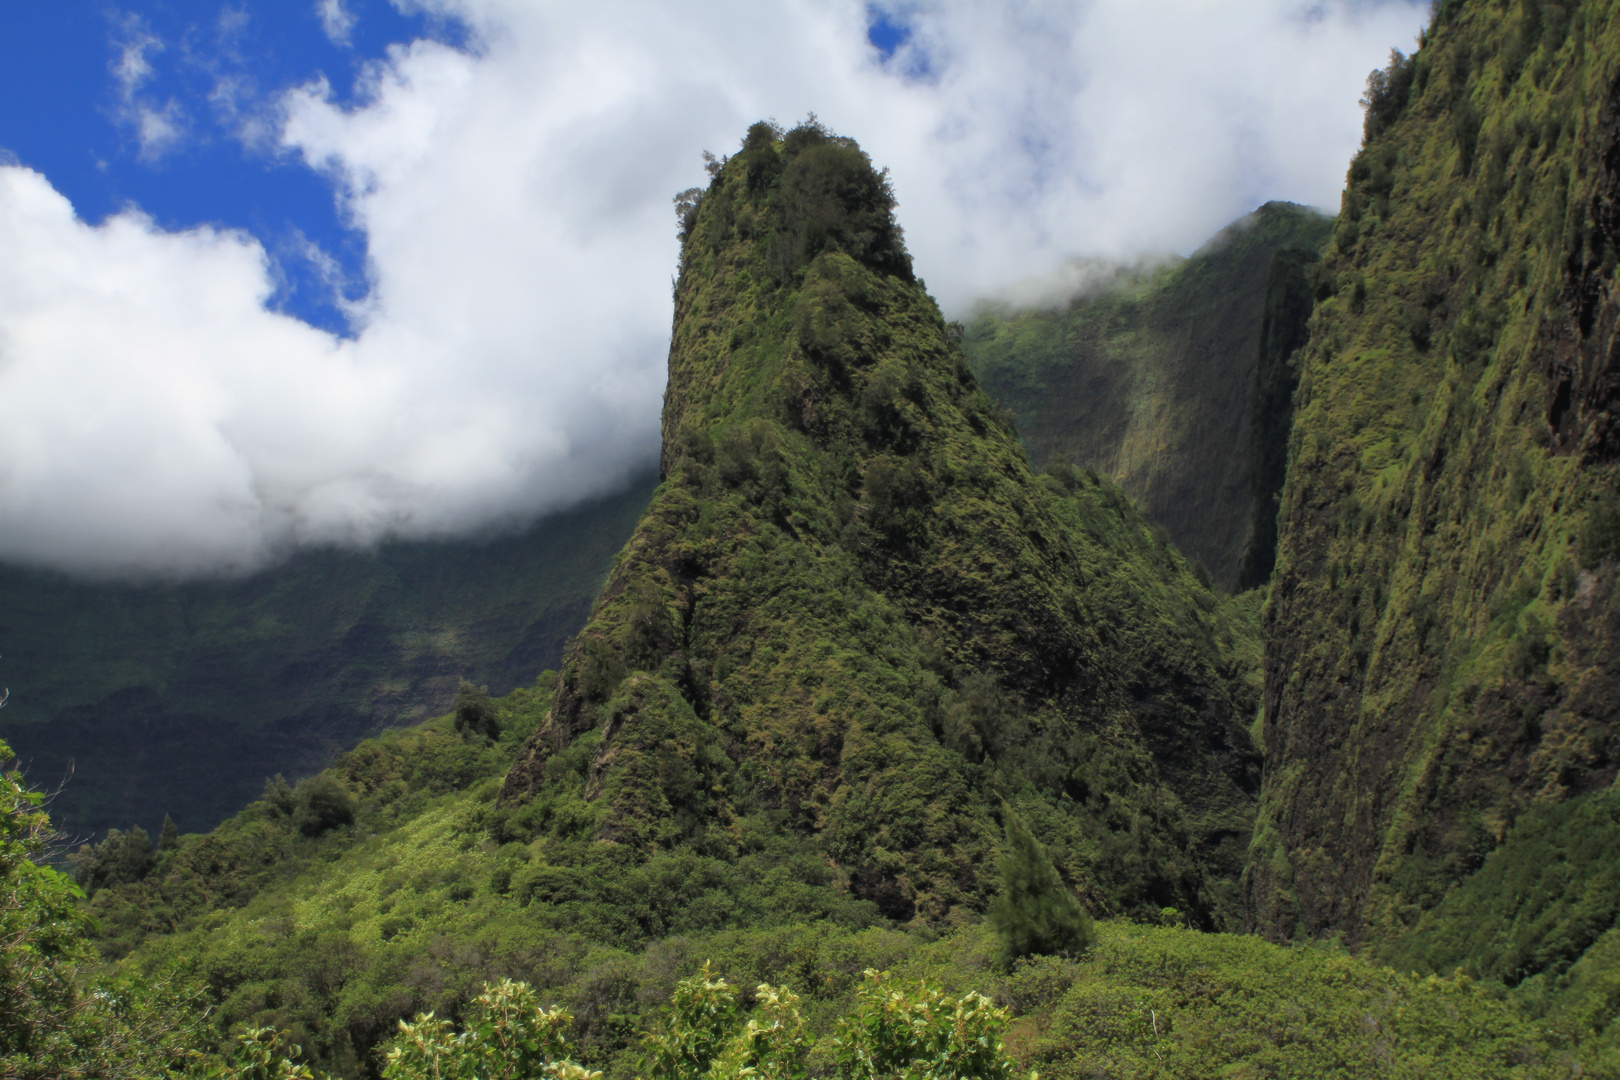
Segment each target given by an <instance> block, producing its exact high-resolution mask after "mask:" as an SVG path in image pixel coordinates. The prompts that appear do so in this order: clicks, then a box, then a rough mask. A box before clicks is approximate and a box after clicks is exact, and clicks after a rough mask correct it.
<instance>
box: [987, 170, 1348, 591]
mask: <svg viewBox="0 0 1620 1080" xmlns="http://www.w3.org/2000/svg"><path fill="white" fill-rule="evenodd" d="M1331 228H1332V219H1330V218H1328V217H1326V216H1324V215H1322V214H1320V213H1318V212H1317V211H1315V210H1311V209H1308V208H1306V207H1302V206H1296V205H1294V204H1292V203H1278V202H1272V203H1267V204H1266V205H1264V206H1262V207H1261V208H1260V209H1259V210H1257V211H1255V212H1254V213H1253V214H1250V215H1248V216H1247V217H1245V218H1243V219H1241V220H1239V221H1237V222H1234V223H1233V224H1232V225H1229V226H1228V227H1227V228H1225V229H1223V230H1222V231H1221V232H1220V233H1219V234H1218V235H1217V236H1215V237H1214V238H1213V239H1212V240H1210V241H1209V243H1207V244H1205V245H1204V246H1203V247H1202V248H1201V249H1200V250H1199V251H1198V252H1196V253H1195V254H1194V255H1192V257H1190V258H1188V259H1178V260H1176V261H1174V262H1173V263H1171V264H1169V265H1164V266H1160V267H1157V268H1153V269H1146V270H1134V271H1133V270H1119V271H1117V272H1116V273H1115V274H1114V275H1113V276H1112V277H1109V278H1107V279H1106V280H1105V281H1101V282H1099V283H1097V284H1095V285H1093V287H1091V288H1090V289H1088V290H1086V291H1085V292H1082V293H1081V294H1080V295H1079V296H1076V297H1075V298H1073V299H1072V300H1070V301H1068V302H1067V303H1066V304H1065V305H1063V306H1062V307H1058V308H1027V309H1014V308H1011V307H1003V306H992V307H988V308H985V309H983V310H982V311H981V313H980V314H979V315H978V317H976V318H975V319H973V320H972V321H971V322H970V323H969V325H968V326H967V328H966V331H965V333H964V335H963V339H962V348H963V350H964V351H965V352H966V353H967V355H968V358H969V360H970V362H971V363H972V365H973V368H974V370H975V372H976V373H977V374H978V376H979V379H980V380H981V382H982V383H983V384H984V388H985V390H986V391H987V392H988V393H989V394H990V395H991V396H992V397H993V398H995V399H996V400H997V401H998V402H1000V403H1002V404H1003V405H1005V406H1006V407H1008V408H1009V409H1011V410H1012V411H1013V414H1014V416H1015V417H1016V419H1017V423H1018V431H1019V434H1020V435H1021V436H1022V437H1023V439H1024V442H1025V443H1026V445H1027V446H1028V447H1029V452H1030V457H1031V458H1032V459H1033V460H1034V461H1035V462H1036V464H1038V465H1039V464H1044V463H1045V462H1047V461H1067V462H1069V463H1070V464H1073V465H1078V466H1083V467H1086V468H1091V469H1095V470H1097V471H1098V472H1101V473H1103V474H1105V475H1107V476H1110V477H1112V478H1113V479H1114V480H1115V481H1116V482H1117V483H1119V485H1120V486H1121V487H1122V488H1123V489H1124V491H1125V493H1126V494H1127V495H1129V496H1130V497H1131V499H1132V500H1133V501H1134V502H1135V503H1136V504H1137V505H1138V506H1140V507H1141V509H1142V512H1143V513H1144V514H1146V515H1147V517H1148V518H1149V520H1151V521H1153V522H1155V523H1157V524H1159V525H1162V526H1163V527H1164V528H1165V529H1166V530H1168V532H1169V535H1170V538H1171V539H1172V540H1173V541H1174V542H1175V543H1176V545H1177V547H1179V548H1180V549H1181V550H1182V551H1183V552H1185V553H1186V554H1187V556H1188V557H1189V558H1191V559H1193V560H1196V561H1197V562H1198V563H1199V564H1200V565H1201V566H1202V567H1204V568H1205V570H1206V571H1207V572H1208V574H1209V576H1210V577H1211V578H1213V579H1214V581H1215V582H1216V583H1217V584H1219V585H1220V586H1221V587H1222V588H1225V589H1227V590H1234V589H1249V588H1253V587H1255V586H1257V585H1261V584H1264V582H1265V581H1266V580H1267V578H1268V577H1269V576H1270V572H1271V556H1272V552H1273V551H1274V549H1275V519H1276V496H1277V493H1278V491H1279V489H1280V488H1281V486H1282V480H1283V467H1284V464H1285V456H1286V455H1285V451H1286V446H1287V440H1288V430H1289V423H1290V420H1291V413H1290V411H1289V410H1290V402H1291V397H1292V392H1293V380H1292V378H1291V371H1292V369H1291V368H1290V367H1289V366H1288V358H1289V356H1290V355H1291V354H1292V352H1293V351H1294V350H1295V349H1297V348H1298V347H1299V346H1300V345H1301V344H1302V343H1303V341H1304V329H1305V325H1306V320H1307V319H1308V318H1309V316H1310V311H1311V303H1312V299H1313V293H1312V289H1311V286H1310V283H1309V282H1308V281H1307V275H1308V273H1309V270H1310V267H1311V266H1312V264H1314V263H1315V262H1316V259H1317V254H1318V252H1319V251H1320V250H1321V248H1322V246H1323V244H1325V243H1326V242H1327V238H1328V234H1329V232H1330V231H1331Z"/></svg>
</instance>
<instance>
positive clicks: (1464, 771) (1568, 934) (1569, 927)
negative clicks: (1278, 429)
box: [1247, 3, 1620, 1027]
mask: <svg viewBox="0 0 1620 1080" xmlns="http://www.w3.org/2000/svg"><path fill="white" fill-rule="evenodd" d="M1617 79H1620V8H1617V7H1616V5H1614V4H1611V3H1581V4H1570V5H1557V4H1551V3H1524V4H1511V5H1509V4H1493V3H1470V4H1456V3H1447V4H1444V5H1442V6H1441V8H1440V10H1439V13H1438V17H1437V19H1436V23H1435V25H1434V26H1433V27H1432V28H1431V29H1430V30H1429V31H1428V32H1427V34H1426V36H1425V39H1424V43H1423V46H1422V48H1421V49H1420V50H1419V52H1418V53H1417V54H1416V55H1415V57H1413V58H1412V59H1410V60H1407V61H1405V62H1403V63H1399V64H1396V65H1393V66H1392V67H1391V68H1390V69H1389V70H1388V71H1387V72H1385V73H1383V74H1382V75H1380V76H1379V77H1378V78H1377V79H1376V80H1375V83H1374V86H1373V88H1372V92H1371V94H1370V101H1371V104H1370V107H1369V112H1368V121H1367V125H1368V137H1367V141H1366V144H1365V146H1364V148H1363V149H1362V151H1361V152H1360V153H1359V154H1358V155H1357V157H1356V158H1355V160H1354V161H1353V162H1352V164H1351V167H1350V175H1349V186H1348V189H1347V191H1346V193H1345V196H1344V205H1343V209H1342V211H1341V213H1340V215H1339V218H1338V221H1337V224H1336V226H1335V230H1334V237H1333V241H1332V243H1331V245H1330V246H1329V248H1328V250H1327V253H1326V255H1325V258H1324V270H1325V274H1324V276H1323V279H1322V280H1323V292H1322V297H1321V299H1320V301H1319V303H1318V305H1317V308H1316V313H1315V315H1314V316H1313V320H1312V324H1311V332H1310V339H1309V343H1308V345H1307V347H1306V349H1305V351H1304V353H1303V354H1302V360H1301V366H1300V383H1299V391H1298V396H1297V400H1296V413H1295V423H1294V429H1293V434H1292V438H1291V442H1290V455H1289V467H1288V478H1287V483H1286V487H1285V493H1284V498H1283V502H1282V510H1281V514H1280V518H1279V529H1280V541H1279V548H1278V561H1277V571H1276V576H1275V578H1274V580H1273V584H1272V588H1271V595H1270V601H1269V606H1268V607H1267V609H1266V613H1265V617H1264V634H1265V646H1266V690H1265V713H1266V716H1265V726H1264V737H1265V742H1266V752H1267V760H1266V783H1265V795H1264V798H1263V809H1262V815H1261V819H1260V823H1259V825H1258V826H1257V829H1256V833H1255V840H1254V848H1253V855H1252V861H1251V863H1250V869H1249V871H1248V877H1247V883H1248V884H1247V895H1248V898H1249V903H1250V904H1251V909H1250V910H1251V913H1252V917H1253V918H1254V921H1255V925H1256V926H1258V927H1259V928H1261V929H1263V930H1264V931H1265V932H1267V933H1269V934H1272V935H1276V936H1282V937H1287V936H1295V935H1317V934H1324V933H1329V932H1340V933H1343V934H1345V935H1346V936H1347V937H1348V938H1350V939H1351V940H1360V941H1364V942H1369V943H1372V944H1375V945H1377V946H1379V948H1381V949H1383V950H1384V951H1385V952H1386V953H1387V954H1388V955H1391V956H1395V957H1398V958H1400V959H1401V960H1402V962H1404V963H1408V964H1413V965H1418V966H1431V967H1433V968H1437V969H1439V970H1442V971H1451V970H1453V969H1454V968H1456V967H1457V966H1459V965H1461V966H1462V967H1463V968H1464V969H1465V970H1471V971H1475V972H1477V973H1480V974H1487V975H1493V976H1499V977H1501V978H1503V979H1505V980H1506V981H1508V982H1509V983H1510V984H1514V983H1519V982H1520V981H1521V980H1526V979H1529V978H1531V977H1534V976H1540V977H1541V978H1542V979H1543V981H1544V982H1545V983H1546V987H1547V989H1548V990H1554V989H1557V988H1558V987H1557V986H1555V985H1554V984H1557V983H1558V979H1559V977H1560V975H1561V973H1563V972H1564V971H1565V970H1566V969H1567V968H1569V966H1570V965H1571V964H1572V963H1574V962H1575V961H1577V960H1578V959H1579V958H1580V957H1581V956H1582V955H1583V954H1586V953H1587V952H1588V950H1589V949H1599V950H1608V955H1609V956H1611V957H1612V956H1613V955H1614V941H1615V935H1616V933H1617V931H1616V930H1615V929H1614V928H1613V927H1614V926H1615V919H1616V915H1617V913H1620V899H1617V897H1620V893H1616V892H1615V890H1614V888H1613V884H1614V883H1613V880H1612V877H1613V866H1614V858H1615V852H1616V850H1620V849H1617V848H1616V845H1615V838H1614V835H1613V834H1614V824H1613V816H1612V812H1611V811H1612V805H1611V804H1612V798H1613V796H1612V794H1604V793H1605V792H1611V793H1612V790H1613V786H1612V785H1613V783H1614V779H1615V775H1616V769H1617V766H1620V743H1617V741H1616V737H1617V735H1620V728H1617V720H1620V716H1617V711H1620V679H1617V673H1620V602H1617V600H1620V597H1617V592H1616V589H1617V575H1620V567H1617V564H1616V558H1617V556H1620V527H1617V526H1620V514H1617V512H1616V509H1615V507H1616V502H1615V495H1614V487H1615V481H1616V462H1617V458H1620V439H1617V437H1620V429H1617V427H1616V423H1615V419H1614V404H1615V386H1616V385H1617V372H1616V369H1615V367H1614V357H1615V356H1616V353H1615V350H1614V344H1615V327H1616V325H1617V322H1620V318H1617V316H1620V303H1617V300H1620V293H1617V292H1616V288H1615V279H1614V268H1615V262H1616V251H1617V250H1620V248H1617V246H1616V245H1617V242H1620V213H1617V210H1616V207H1617V199H1620V142H1617V140H1616V127H1617V123H1620V82H1617ZM1593 955H1594V956H1595V955H1596V954H1595V953H1594V954H1593ZM1611 970H1612V969H1611ZM1600 982H1601V980H1597V981H1593V980H1588V981H1587V982H1586V983H1585V985H1586V986H1587V987H1588V989H1591V988H1592V987H1594V986H1597V985H1598V984H1599V983H1600ZM1558 985H1559V986H1561V985H1563V984H1558ZM1584 992H1585V991H1583V993H1584ZM1594 992H1595V991H1594ZM1602 992H1603V993H1607V994H1608V995H1609V997H1608V999H1607V1000H1608V1001H1609V1002H1610V1005H1611V1006H1612V1005H1613V1004H1615V1003H1617V1002H1620V998H1617V997H1616V996H1615V991H1614V990H1613V989H1612V982H1611V984H1610V988H1609V989H1606V990H1603V991H1602ZM1613 1013H1614V1009H1613V1008H1612V1007H1610V1008H1608V1010H1607V1013H1606V1014H1605V1013H1604V1012H1603V1009H1601V1008H1599V1009H1597V1010H1596V1012H1594V1013H1593V1014H1592V1015H1594V1016H1599V1015H1601V1017H1602V1019H1601V1022H1599V1023H1598V1024H1597V1026H1600V1027H1601V1026H1602V1023H1607V1022H1608V1019H1607V1017H1609V1016H1612V1015H1613Z"/></svg>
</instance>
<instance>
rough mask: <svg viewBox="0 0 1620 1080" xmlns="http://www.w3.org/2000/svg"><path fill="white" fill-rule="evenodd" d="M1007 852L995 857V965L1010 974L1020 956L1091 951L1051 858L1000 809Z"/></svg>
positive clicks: (1087, 929) (1088, 934) (1091, 932)
mask: <svg viewBox="0 0 1620 1080" xmlns="http://www.w3.org/2000/svg"><path fill="white" fill-rule="evenodd" d="M1002 816H1003V817H1004V818H1005V820H1006V828H1007V852H1006V854H1004V855H1003V856H1002V857H1001V895H1000V896H998V897H996V900H995V903H994V904H993V905H992V906H991V908H990V922H991V925H993V926H994V927H995V928H996V932H997V933H999V934H1000V935H1001V962H1002V965H1003V966H1004V967H1007V968H1011V967H1012V965H1013V962H1014V961H1016V960H1018V959H1019V958H1020V957H1024V956H1039V955H1049V954H1052V953H1076V952H1081V951H1083V950H1085V949H1088V948H1090V947H1091V945H1092V943H1093V942H1094V941H1095V940H1096V936H1097V931H1096V928H1095V927H1094V926H1093V925H1092V922H1091V917H1090V916H1089V915H1087V914H1086V912H1085V909H1084V908H1082V907H1081V906H1080V901H1079V900H1078V899H1076V898H1075V895H1074V893H1073V892H1071V891H1070V890H1069V888H1068V886H1066V885H1064V884H1063V879H1062V878H1060V877H1059V876H1058V872H1057V867H1056V866H1054V865H1052V857H1051V856H1050V855H1048V854H1047V853H1046V849H1045V848H1044V847H1042V846H1041V842H1040V841H1039V840H1036V839H1035V834H1034V833H1032V832H1030V831H1029V826H1028V825H1026V824H1024V820H1023V819H1022V818H1020V817H1019V816H1018V815H1017V814H1016V813H1014V812H1013V810H1012V808H1011V807H1009V806H1007V805H1006V804H1005V803H1003V804H1002Z"/></svg>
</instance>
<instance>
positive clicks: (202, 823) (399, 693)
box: [0, 481, 650, 837]
mask: <svg viewBox="0 0 1620 1080" xmlns="http://www.w3.org/2000/svg"><path fill="white" fill-rule="evenodd" d="M649 493H650V485H649V484H648V483H647V482H646V481H643V482H641V483H639V484H637V485H636V486H635V487H634V488H633V489H632V490H630V491H628V492H626V493H625V494H623V495H619V496H615V497H613V498H610V499H606V500H604V501H602V502H599V503H596V504H593V505H591V506H587V507H583V508H580V509H578V510H574V511H571V512H569V513H566V514H562V515H559V516H556V517H553V518H548V519H546V520H545V521H542V522H540V523H539V524H537V525H535V526H533V527H531V528H529V529H528V530H526V531H524V532H522V533H520V534H517V535H512V536H505V537H496V538H491V539H487V540H468V541H454V542H435V543H415V544H404V543H391V544H385V545H383V546H382V547H381V548H379V549H378V550H376V551H374V552H365V553H362V552H345V551H338V550H324V551H305V552H301V553H299V554H296V555H294V556H292V557H291V558H290V559H289V560H288V561H287V562H286V563H284V564H282V565H280V566H278V567H275V568H272V569H270V570H266V571H263V572H261V573H259V574H255V575H253V576H251V577H248V578H243V579H239V580H218V581H201V582H191V583H187V584H172V583H167V584H166V583H158V582H151V583H145V584H119V583H109V582H88V581H78V580H73V579H69V578H65V577H62V576H59V575H56V574H51V573H46V572H42V571H32V570H24V569H20V568H17V567H0V595H3V596H4V597H5V603H4V604H3V605H0V652H3V653H4V654H5V655H4V657H3V659H0V672H3V673H4V680H3V684H4V685H7V686H10V687H12V688H13V691H14V693H13V694H12V698H11V702H10V704H9V705H8V707H7V708H6V710H5V712H4V713H3V714H0V716H3V717H4V721H5V722H4V724H3V725H0V733H3V734H4V736H5V738H6V739H7V740H8V741H9V742H10V743H11V744H12V745H13V746H14V747H15V748H16V750H17V752H18V753H19V754H20V755H21V756H22V758H23V760H24V761H25V762H27V763H28V768H29V772H30V774H31V775H33V776H35V777H36V778H45V777H49V778H51V779H52V780H53V781H54V780H55V779H58V778H60V777H62V776H64V775H66V774H67V773H68V771H69V770H70V769H71V770H72V773H73V776H74V780H73V782H72V783H69V784H68V785H66V786H65V787H64V788H63V790H62V792H61V794H60V795H59V796H58V797H57V799H56V801H55V803H54V804H53V808H52V812H53V815H54V817H55V819H56V821H57V823H58V825H59V826H60V827H62V828H63V829H64V830H66V831H67V832H69V833H72V834H74V835H76V836H81V837H85V836H100V835H102V834H104V833H105V832H106V830H107V829H109V828H118V829H121V830H126V831H127V830H128V829H129V828H130V826H131V825H139V826H141V827H143V828H144V829H146V830H147V831H148V832H149V833H152V834H155V833H156V831H157V829H158V826H159V822H161V821H162V820H163V817H164V815H165V814H170V815H173V818H174V820H175V822H176V823H177V824H178V825H179V826H180V827H181V828H182V829H186V830H191V831H194V830H202V829H210V828H212V827H213V826H214V825H215V824H217V823H218V822H220V821H222V820H224V819H225V818H226V817H228V816H230V815H231V814H233V813H235V812H236V811H237V810H239V809H240V808H241V807H242V806H243V805H244V804H246V803H247V802H248V800H250V799H252V798H253V797H254V796H255V795H256V794H257V793H258V790H259V786H260V785H261V784H263V783H264V778H265V777H266V776H269V775H273V774H275V773H278V772H280V773H286V774H287V775H289V776H297V775H303V774H306V773H310V772H313V771H316V770H318V769H320V768H321V767H322V766H324V765H326V764H328V763H329V762H331V760H332V759H333V758H334V757H336V756H337V754H338V753H339V752H340V751H342V750H344V749H346V748H348V747H350V746H353V745H354V743H355V741H356V740H358V739H359V738H361V737H362V736H364V735H367V734H370V733H372V732H374V731H376V730H377V729H379V728H381V727H383V726H385V725H398V724H402V723H413V722H415V721H417V720H422V719H425V718H426V717H429V716H433V715H435V714H437V713H439V712H441V711H443V710H444V709H446V708H448V707H449V706H450V704H451V702H452V701H453V700H454V696H455V693H456V685H457V680H458V678H462V677H464V678H468V679H471V680H473V681H474V682H477V683H479V684H487V685H489V686H491V687H493V688H494V689H495V691H496V692H497V693H505V692H506V691H507V690H510V689H511V688H512V687H514V686H520V685H525V684H527V683H529V682H532V681H533V679H534V676H535V673H536V672H538V671H541V670H543V669H545V668H548V667H556V666H557V664H558V663H559V662H560V661H561V659H562V651H563V645H564V642H565V641H566V640H567V638H568V636H569V635H571V634H573V633H575V632H577V631H578V630H579V627H580V625H581V624H582V623H583V622H584V621H585V616H586V614H587V613H588V612H589V610H590V603H591V600H592V598H593V597H594V596H595V595H596V592H597V590H598V589H599V588H600V587H601V583H602V578H603V576H604V575H605V574H606V573H607V570H608V567H609V566H610V565H611V564H612V560H613V555H614V553H615V552H617V551H618V549H619V547H620V546H621V545H622V544H623V543H624V539H625V537H627V536H628V535H629V534H630V530H631V528H632V527H633V526H634V523H635V519H636V516H637V515H638V514H640V512H641V510H642V508H643V507H645V506H646V504H647V498H648V495H649Z"/></svg>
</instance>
